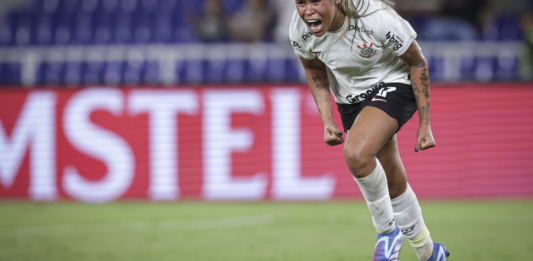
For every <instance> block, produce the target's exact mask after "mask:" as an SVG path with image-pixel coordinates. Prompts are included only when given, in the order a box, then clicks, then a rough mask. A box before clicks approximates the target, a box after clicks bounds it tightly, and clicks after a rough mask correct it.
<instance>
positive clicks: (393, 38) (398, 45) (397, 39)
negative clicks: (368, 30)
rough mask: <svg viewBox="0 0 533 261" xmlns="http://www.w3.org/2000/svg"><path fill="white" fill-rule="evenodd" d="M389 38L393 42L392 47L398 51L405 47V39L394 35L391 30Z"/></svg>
mask: <svg viewBox="0 0 533 261" xmlns="http://www.w3.org/2000/svg"><path fill="white" fill-rule="evenodd" d="M387 40H389V42H390V43H391V44H392V46H393V47H392V48H393V49H394V50H395V51H397V50H399V49H400V48H402V47H403V40H402V38H400V37H399V36H397V35H394V34H393V33H391V32H390V31H389V32H388V33H387Z"/></svg>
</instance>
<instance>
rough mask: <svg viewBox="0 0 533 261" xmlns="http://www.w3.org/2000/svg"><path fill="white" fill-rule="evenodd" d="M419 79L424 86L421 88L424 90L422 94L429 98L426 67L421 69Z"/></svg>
mask: <svg viewBox="0 0 533 261" xmlns="http://www.w3.org/2000/svg"><path fill="white" fill-rule="evenodd" d="M420 80H422V85H423V86H424V89H423V90H422V91H423V92H424V96H425V97H426V98H429V74H428V69H427V67H425V68H424V69H422V72H421V75H420Z"/></svg>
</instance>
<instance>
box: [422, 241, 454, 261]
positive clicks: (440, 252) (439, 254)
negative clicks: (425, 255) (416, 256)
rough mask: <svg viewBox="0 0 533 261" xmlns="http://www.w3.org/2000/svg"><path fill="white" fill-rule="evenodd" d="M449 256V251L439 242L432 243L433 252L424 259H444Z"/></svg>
mask: <svg viewBox="0 0 533 261" xmlns="http://www.w3.org/2000/svg"><path fill="white" fill-rule="evenodd" d="M449 256H450V252H448V249H446V247H445V246H443V245H441V244H439V243H433V254H432V255H431V257H430V258H429V259H428V260H426V261H446V260H448V257H449Z"/></svg>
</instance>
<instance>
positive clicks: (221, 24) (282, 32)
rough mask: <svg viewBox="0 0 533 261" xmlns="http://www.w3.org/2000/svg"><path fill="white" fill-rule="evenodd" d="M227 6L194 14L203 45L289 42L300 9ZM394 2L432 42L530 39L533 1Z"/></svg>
mask: <svg viewBox="0 0 533 261" xmlns="http://www.w3.org/2000/svg"><path fill="white" fill-rule="evenodd" d="M227 2H228V0H205V1H204V3H203V6H202V10H201V11H200V12H198V13H194V14H190V15H189V18H188V21H189V23H190V25H191V27H192V28H193V29H194V32H195V34H196V36H197V39H198V40H199V41H203V42H227V41H237V42H254V41H280V42H282V41H285V40H287V38H288V36H287V32H288V25H289V23H290V19H291V17H292V14H293V12H294V10H295V6H294V1H293V0H244V1H241V2H242V3H241V4H240V7H239V8H238V9H237V10H236V11H235V12H224V9H225V8H224V6H225V5H227ZM393 2H394V4H393V7H394V8H395V9H396V10H397V11H398V12H399V13H400V14H401V15H402V16H403V17H405V18H406V19H407V20H409V21H410V22H411V24H412V25H413V27H414V28H415V30H416V31H417V32H418V34H419V39H421V40H429V41H446V40H459V41H474V40H485V41H516V40H520V39H524V37H525V33H524V32H523V31H522V30H524V27H523V25H522V26H521V23H522V24H523V22H522V21H521V20H520V16H527V15H528V14H530V12H531V9H532V8H533V2H531V1H527V0H506V1H503V0H396V1H393ZM509 7H510V8H509ZM226 9H227V8H226ZM525 20H527V19H525Z"/></svg>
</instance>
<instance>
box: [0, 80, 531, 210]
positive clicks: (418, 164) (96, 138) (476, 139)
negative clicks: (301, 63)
mask: <svg viewBox="0 0 533 261" xmlns="http://www.w3.org/2000/svg"><path fill="white" fill-rule="evenodd" d="M531 100H533V85H531V84H489V85H464V84H463V85H434V87H433V88H432V106H431V108H432V128H433V133H434V136H435V138H436V141H437V147H436V148H433V149H431V150H428V151H422V152H419V153H415V152H414V145H415V141H416V130H417V127H418V122H417V120H416V119H417V118H416V117H417V116H416V115H415V118H414V120H411V121H410V122H409V123H408V124H407V125H406V126H404V128H403V129H402V130H401V131H400V133H399V136H398V137H399V145H400V151H401V155H402V158H403V161H404V164H405V166H406V169H407V172H408V177H409V182H410V184H411V185H412V186H413V187H414V189H415V191H416V192H417V194H418V196H419V197H421V198H472V197H485V198H495V197H531V196H533V138H532V137H531V134H532V133H533V107H532V106H531ZM335 117H336V122H337V124H339V125H340V124H341V122H340V119H339V117H338V113H335ZM322 137H323V129H322V125H321V121H320V117H319V114H318V111H317V109H316V107H315V105H314V101H313V98H312V96H311V94H310V93H309V91H308V90H307V88H306V87H304V86H287V85H285V86H257V85H254V86H239V87H235V86H226V87H210V86H205V87H191V88H183V87H180V88H144V87H139V88H103V87H100V88H83V89H75V90H74V89H59V88H36V89H31V90H30V89H20V88H17V89H15V88H12V89H11V88H7V89H0V199H4V200H5V199H13V198H19V199H28V200H36V201H53V200H59V199H73V200H77V201H83V202H94V203H98V202H108V201H113V200H120V199H147V200H154V201H160V200H184V199H185V200H186V199H193V200H231V201H233V200H275V201H277V200H330V199H357V198H362V196H361V194H360V192H359V190H358V188H357V185H356V183H355V182H354V181H353V179H352V178H351V176H350V173H349V172H348V170H347V168H346V166H345V163H344V160H343V156H342V146H337V147H328V146H326V145H325V144H324V142H323V140H322Z"/></svg>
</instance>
